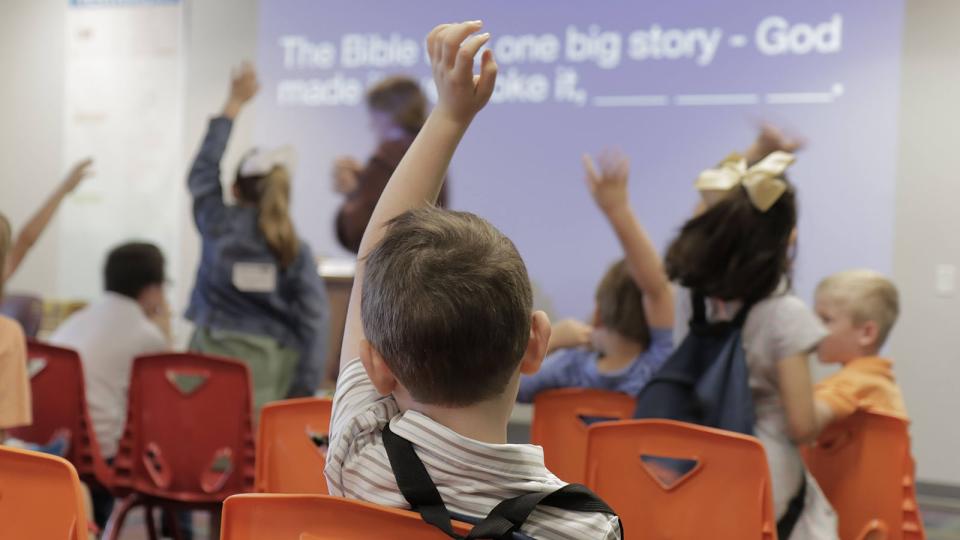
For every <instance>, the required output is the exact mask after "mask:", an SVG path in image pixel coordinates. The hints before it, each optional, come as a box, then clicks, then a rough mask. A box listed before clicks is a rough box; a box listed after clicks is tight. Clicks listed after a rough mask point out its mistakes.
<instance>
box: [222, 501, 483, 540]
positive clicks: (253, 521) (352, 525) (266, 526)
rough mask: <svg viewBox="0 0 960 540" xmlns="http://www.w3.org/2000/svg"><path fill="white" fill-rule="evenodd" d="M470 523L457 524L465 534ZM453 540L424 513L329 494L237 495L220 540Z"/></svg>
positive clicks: (227, 510) (225, 510) (227, 505)
mask: <svg viewBox="0 0 960 540" xmlns="http://www.w3.org/2000/svg"><path fill="white" fill-rule="evenodd" d="M471 527H472V526H471V525H467V524H465V523H459V522H456V521H455V522H453V528H454V531H456V532H458V533H460V534H466V533H468V532H469V531H470V529H471ZM368 538H416V539H418V540H419V539H424V540H430V539H435V540H449V539H448V537H447V536H446V535H445V534H443V533H442V532H440V530H439V529H436V528H434V527H433V525H429V524H427V523H426V522H424V521H423V520H422V519H421V518H420V514H417V513H414V512H408V511H405V510H398V509H395V508H387V507H385V506H378V505H375V504H370V503H365V502H361V501H355V500H351V499H344V498H340V497H331V496H329V495H290V494H285V495H280V494H256V495H235V496H233V497H230V498H229V499H227V502H225V503H224V505H223V517H222V520H221V526H220V540H328V539H337V540H353V539H357V540H360V539H364V540H365V539H368Z"/></svg>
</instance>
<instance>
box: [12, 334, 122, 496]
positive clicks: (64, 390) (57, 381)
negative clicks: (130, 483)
mask: <svg viewBox="0 0 960 540" xmlns="http://www.w3.org/2000/svg"><path fill="white" fill-rule="evenodd" d="M27 370H28V372H29V373H30V391H31V394H32V396H31V397H32V402H33V424H31V425H30V426H26V427H22V428H17V429H13V430H10V433H11V435H13V436H14V437H17V438H19V439H23V440H25V441H29V442H32V443H37V444H44V443H46V442H48V441H49V440H50V437H52V436H53V434H54V433H55V432H56V431H57V430H59V429H68V430H70V448H69V450H68V451H67V455H66V456H64V457H66V458H67V460H68V461H70V463H72V464H73V466H74V467H76V469H77V472H78V473H79V474H80V477H81V478H83V479H84V480H85V481H87V480H90V479H95V480H96V481H97V482H99V483H100V484H101V485H103V486H109V485H110V476H111V475H110V469H109V467H107V465H106V463H105V462H104V460H103V457H102V456H101V455H100V445H99V444H97V439H96V437H95V435H94V432H93V424H92V423H91V421H90V413H89V410H88V409H87V394H86V387H85V385H84V380H83V365H82V364H81V362H80V355H78V354H77V352H76V351H73V350H70V349H63V348H60V347H54V346H53V345H46V344H43V343H38V342H35V341H29V342H28V343H27Z"/></svg>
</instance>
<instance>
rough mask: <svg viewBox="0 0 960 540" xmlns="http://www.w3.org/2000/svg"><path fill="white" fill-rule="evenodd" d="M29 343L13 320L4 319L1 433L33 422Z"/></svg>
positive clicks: (0, 366) (0, 331)
mask: <svg viewBox="0 0 960 540" xmlns="http://www.w3.org/2000/svg"><path fill="white" fill-rule="evenodd" d="M30 405H31V403H30V378H29V377H28V376H27V340H26V338H25V337H24V336H23V329H22V328H21V327H20V324H18V323H17V322H16V321H14V320H13V319H8V318H6V317H0V430H3V429H10V428H15V427H20V426H28V425H30V424H31V423H32V422H33V411H32V410H31V407H30Z"/></svg>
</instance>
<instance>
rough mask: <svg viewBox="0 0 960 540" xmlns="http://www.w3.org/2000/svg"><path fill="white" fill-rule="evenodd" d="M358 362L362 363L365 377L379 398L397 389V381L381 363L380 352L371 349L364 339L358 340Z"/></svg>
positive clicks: (382, 362)
mask: <svg viewBox="0 0 960 540" xmlns="http://www.w3.org/2000/svg"><path fill="white" fill-rule="evenodd" d="M360 362H362V363H363V369H365V370H366V371H367V377H370V382H372V383H373V387H374V388H376V389H377V392H379V393H380V395H381V396H386V395H389V394H390V393H392V392H393V390H394V389H395V388H396V387H397V379H396V377H394V376H393V372H392V371H390V368H389V367H388V366H387V363H386V362H384V361H383V356H380V352H379V351H377V350H376V349H374V348H373V345H371V344H370V342H369V341H367V340H365V339H361V340H360Z"/></svg>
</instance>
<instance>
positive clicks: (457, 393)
mask: <svg viewBox="0 0 960 540" xmlns="http://www.w3.org/2000/svg"><path fill="white" fill-rule="evenodd" d="M532 311H533V292H532V290H531V286H530V278H529V276H528V275H527V269H526V266H525V265H524V263H523V259H521V258H520V254H519V253H518V252H517V249H516V247H515V246H514V245H513V242H511V241H510V239H509V238H507V237H506V236H505V235H504V234H503V233H501V232H500V231H498V230H497V229H496V228H495V227H493V225H491V224H490V223H488V222H487V221H486V220H484V219H482V218H480V217H478V216H476V215H474V214H470V213H466V212H451V211H447V210H440V209H437V208H432V207H430V208H423V209H417V210H411V211H409V212H406V213H404V214H401V215H399V216H397V217H396V218H394V219H393V220H391V221H390V222H389V223H388V225H387V230H386V234H385V236H384V238H383V240H382V241H381V242H380V244H379V245H377V246H376V247H375V248H374V249H373V250H372V251H371V252H370V254H369V255H368V256H367V262H366V273H365V275H364V278H363V290H362V295H361V315H362V320H363V330H364V333H365V334H366V337H367V339H368V340H370V343H371V344H372V345H373V347H374V348H375V349H376V350H377V351H378V352H379V353H380V355H382V356H383V359H384V361H385V362H386V363H387V366H389V368H390V370H391V371H392V372H393V374H394V376H395V377H396V378H397V380H398V381H399V382H400V383H401V384H402V385H403V386H404V387H405V388H406V389H407V390H408V391H409V392H410V394H411V397H413V399H415V400H416V401H417V402H419V403H423V404H431V405H441V406H448V407H459V406H467V405H472V404H474V403H478V402H480V401H484V400H486V399H489V398H492V397H495V396H497V395H500V394H501V393H502V392H503V391H504V390H505V389H506V387H507V384H508V383H509V381H510V378H511V376H513V374H514V373H515V372H516V369H517V367H518V365H519V363H520V360H521V359H522V358H523V354H524V352H525V351H526V348H527V343H528V341H529V338H530V325H531V322H530V319H531V313H532Z"/></svg>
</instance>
